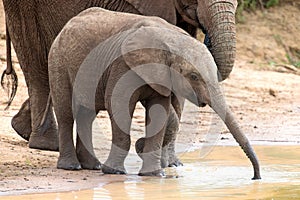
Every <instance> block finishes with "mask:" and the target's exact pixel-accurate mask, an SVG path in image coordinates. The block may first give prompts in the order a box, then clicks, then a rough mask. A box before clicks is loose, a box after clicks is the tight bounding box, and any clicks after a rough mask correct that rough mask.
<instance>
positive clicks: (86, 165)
mask: <svg viewBox="0 0 300 200" xmlns="http://www.w3.org/2000/svg"><path fill="white" fill-rule="evenodd" d="M79 162H80V165H81V167H82V169H91V170H100V169H101V163H100V161H99V160H98V159H97V158H94V159H89V161H87V162H86V161H84V162H82V161H80V160H79Z"/></svg>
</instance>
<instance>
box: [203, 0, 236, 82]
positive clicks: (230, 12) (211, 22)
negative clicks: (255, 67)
mask: <svg viewBox="0 0 300 200" xmlns="http://www.w3.org/2000/svg"><path fill="white" fill-rule="evenodd" d="M236 6H237V1H236V0H198V8H197V15H198V20H199V22H200V23H201V25H202V26H203V27H204V29H205V31H206V39H205V43H206V45H207V46H208V48H209V50H210V51H211V53H212V55H213V57H214V59H215V62H216V64H217V66H218V70H219V81H222V80H225V79H226V78H227V77H228V76H229V74H230V72H231V71H232V68H233V64H234V60H235V54H236V30H235V10H236Z"/></svg>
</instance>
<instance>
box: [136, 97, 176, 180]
mask: <svg viewBox="0 0 300 200" xmlns="http://www.w3.org/2000/svg"><path fill="white" fill-rule="evenodd" d="M170 104H171V100H170V97H163V96H156V97H151V99H148V100H146V103H145V108H146V137H145V138H144V139H143V141H144V144H143V146H144V148H143V150H142V152H138V153H139V156H140V157H141V158H142V160H143V165H142V168H141V170H140V172H139V175H141V176H164V172H163V170H162V168H161V155H162V145H163V139H164V135H165V131H166V126H167V121H168V117H169V109H170ZM137 143H139V141H137Z"/></svg>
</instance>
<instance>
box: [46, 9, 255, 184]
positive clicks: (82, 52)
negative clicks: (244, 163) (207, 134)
mask: <svg viewBox="0 0 300 200" xmlns="http://www.w3.org/2000/svg"><path fill="white" fill-rule="evenodd" d="M49 79H50V88H51V97H52V101H53V106H54V109H55V113H56V116H57V121H58V128H59V152H60V155H59V159H58V164H57V167H58V168H63V169H80V168H87V169H97V168H100V162H99V161H98V160H97V159H96V157H95V154H94V151H93V145H92V133H91V132H92V122H93V120H94V119H95V117H96V115H97V113H98V112H99V111H100V110H107V111H108V113H109V116H110V120H111V125H112V146H111V151H110V154H109V157H108V159H107V160H106V162H105V163H104V164H103V165H102V171H103V173H115V174H120V173H121V174H122V173H126V171H125V168H124V160H125V158H126V156H127V154H128V151H129V148H130V142H131V141H130V133H129V132H130V125H131V120H132V115H133V112H134V109H135V105H136V103H137V102H141V103H142V105H143V106H144V107H145V110H146V113H145V114H146V135H145V138H143V139H142V140H139V141H138V143H139V144H138V145H137V146H138V149H137V152H138V154H139V156H140V157H141V158H142V160H143V164H142V168H141V170H140V172H139V175H150V176H162V175H163V171H162V169H161V160H160V159H161V155H162V149H163V148H162V147H163V145H164V144H165V143H166V141H164V137H165V132H166V126H167V125H168V124H169V123H170V122H169V121H170V116H171V115H172V113H174V110H176V109H177V108H175V107H174V106H177V104H174V103H173V99H174V97H177V99H183V98H186V99H188V100H189V101H191V102H192V103H194V104H195V105H197V106H199V107H200V106H204V105H206V104H208V105H209V106H210V107H212V109H213V110H215V112H216V113H217V114H218V115H219V116H220V117H221V118H222V120H223V121H224V122H225V124H226V125H227V127H228V128H229V130H230V131H231V133H232V135H233V136H234V138H235V139H236V141H237V142H238V143H239V145H240V146H241V147H242V149H243V150H244V152H245V153H246V155H247V156H248V157H249V159H250V160H251V162H252V165H253V167H254V179H258V178H260V173H259V164H258V160H257V158H256V155H255V152H254V151H253V149H252V147H251V146H250V144H249V142H248V140H247V138H246V137H245V135H244V133H243V132H242V131H241V129H240V128H239V126H238V124H237V121H236V120H235V119H234V117H233V114H232V112H231V111H230V110H229V108H228V106H227V105H226V104H225V100H224V96H223V94H222V92H221V90H220V87H219V83H218V72H217V66H216V64H215V63H214V59H213V57H212V56H211V54H210V52H209V51H208V49H207V48H206V47H205V46H204V45H203V44H202V43H200V42H199V41H197V40H195V39H193V38H192V37H190V36H189V35H188V34H187V33H186V32H184V31H183V30H181V29H179V28H177V27H175V26H173V25H170V24H168V23H167V22H166V21H164V20H162V19H160V18H157V17H145V16H139V15H133V14H126V13H118V12H112V11H106V10H103V9H101V8H91V9H88V10H85V11H83V12H82V13H80V14H79V15H77V16H76V17H74V18H72V19H71V20H70V21H69V22H68V23H67V25H66V26H65V27H64V28H63V30H62V31H61V32H60V34H59V35H58V36H57V38H56V40H55V41H54V43H53V44H52V47H51V50H50V53H49ZM74 120H76V125H77V142H76V149H75V147H74V143H73V136H72V130H73V123H74Z"/></svg>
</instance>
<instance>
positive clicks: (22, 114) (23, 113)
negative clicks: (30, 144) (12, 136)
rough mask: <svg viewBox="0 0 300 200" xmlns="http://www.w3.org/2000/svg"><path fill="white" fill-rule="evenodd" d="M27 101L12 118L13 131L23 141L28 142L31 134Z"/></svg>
mask: <svg viewBox="0 0 300 200" xmlns="http://www.w3.org/2000/svg"><path fill="white" fill-rule="evenodd" d="M30 112H31V111H30V103H29V99H26V101H25V102H24V103H23V104H22V106H21V108H20V110H19V112H18V113H17V114H16V115H15V116H14V117H13V118H12V120H11V125H12V127H13V129H14V130H15V131H16V132H17V133H18V134H19V135H20V136H21V137H22V138H24V139H25V140H27V141H28V140H29V138H30V134H31V114H30Z"/></svg>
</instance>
